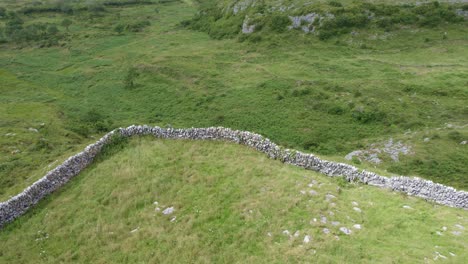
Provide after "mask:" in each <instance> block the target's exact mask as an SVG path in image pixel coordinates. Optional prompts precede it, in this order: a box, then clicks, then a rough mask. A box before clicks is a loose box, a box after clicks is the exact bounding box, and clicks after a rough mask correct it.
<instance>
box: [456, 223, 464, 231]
mask: <svg viewBox="0 0 468 264" xmlns="http://www.w3.org/2000/svg"><path fill="white" fill-rule="evenodd" d="M455 227H456V228H458V229H461V230H464V229H465V227H464V226H462V225H460V224H456V225H455Z"/></svg>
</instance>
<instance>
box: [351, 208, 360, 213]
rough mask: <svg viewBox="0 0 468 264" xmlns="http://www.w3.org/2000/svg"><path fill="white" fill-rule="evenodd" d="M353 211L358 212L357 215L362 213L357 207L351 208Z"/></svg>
mask: <svg viewBox="0 0 468 264" xmlns="http://www.w3.org/2000/svg"><path fill="white" fill-rule="evenodd" d="M353 210H354V211H356V212H358V213H360V212H362V211H361V209H360V208H358V207H353Z"/></svg>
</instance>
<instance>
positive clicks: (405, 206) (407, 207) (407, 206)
mask: <svg viewBox="0 0 468 264" xmlns="http://www.w3.org/2000/svg"><path fill="white" fill-rule="evenodd" d="M403 208H405V209H413V208H412V207H411V206H409V205H403Z"/></svg>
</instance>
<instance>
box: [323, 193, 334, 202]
mask: <svg viewBox="0 0 468 264" xmlns="http://www.w3.org/2000/svg"><path fill="white" fill-rule="evenodd" d="M335 198H336V196H334V195H333V194H327V195H325V199H327V201H330V200H331V199H335Z"/></svg>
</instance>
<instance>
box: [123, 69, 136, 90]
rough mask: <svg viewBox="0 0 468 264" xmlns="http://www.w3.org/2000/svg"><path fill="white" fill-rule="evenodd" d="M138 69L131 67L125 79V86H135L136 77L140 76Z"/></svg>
mask: <svg viewBox="0 0 468 264" xmlns="http://www.w3.org/2000/svg"><path fill="white" fill-rule="evenodd" d="M139 75H140V74H139V73H138V71H137V69H136V68H135V67H131V68H130V69H129V70H128V72H127V75H126V76H125V79H124V84H125V88H133V87H134V86H135V79H136V78H137V77H138V76H139Z"/></svg>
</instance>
